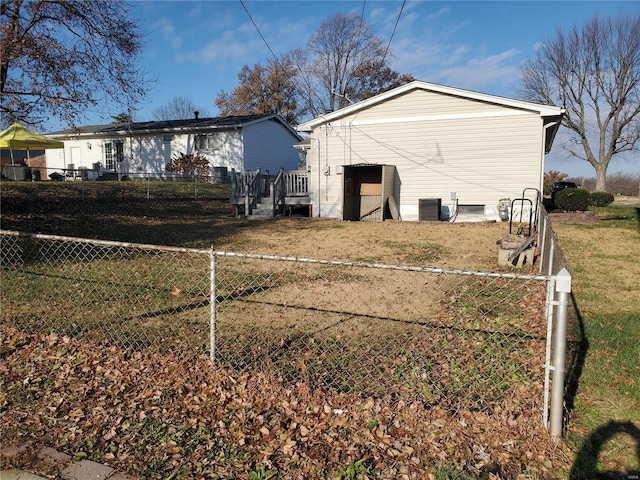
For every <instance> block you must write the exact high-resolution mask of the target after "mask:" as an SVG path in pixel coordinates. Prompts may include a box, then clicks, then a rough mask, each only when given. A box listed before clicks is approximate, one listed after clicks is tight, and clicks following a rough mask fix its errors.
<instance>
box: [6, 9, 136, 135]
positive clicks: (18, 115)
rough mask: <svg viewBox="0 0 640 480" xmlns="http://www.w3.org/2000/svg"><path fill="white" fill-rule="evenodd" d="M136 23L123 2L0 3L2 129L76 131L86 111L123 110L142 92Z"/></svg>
mask: <svg viewBox="0 0 640 480" xmlns="http://www.w3.org/2000/svg"><path fill="white" fill-rule="evenodd" d="M139 24H140V22H139V21H138V20H137V19H136V18H134V17H132V16H131V13H130V7H129V5H128V4H127V3H126V2H124V1H123V0H91V1H78V0H2V3H1V4H0V119H1V121H2V123H3V124H10V123H12V122H15V121H19V122H22V123H25V124H29V125H38V124H40V123H42V122H44V121H45V120H47V119H48V118H50V117H58V118H60V119H61V120H62V121H63V122H66V123H67V124H69V125H74V124H75V123H76V122H77V121H78V120H80V119H81V118H82V117H83V115H84V112H85V111H86V109H87V108H90V107H96V106H101V107H102V108H104V109H105V110H107V109H111V108H114V107H115V108H114V110H115V111H118V110H120V111H122V107H125V108H124V110H126V111H129V110H130V109H131V108H133V106H135V105H136V103H137V102H138V101H139V100H141V99H142V98H143V97H144V95H145V90H146V79H145V78H144V74H143V73H142V72H141V71H140V70H139V69H138V68H137V65H138V62H137V57H138V55H139V54H140V53H141V51H142V46H143V33H142V32H141V31H140V30H139ZM116 108H117V109H116Z"/></svg>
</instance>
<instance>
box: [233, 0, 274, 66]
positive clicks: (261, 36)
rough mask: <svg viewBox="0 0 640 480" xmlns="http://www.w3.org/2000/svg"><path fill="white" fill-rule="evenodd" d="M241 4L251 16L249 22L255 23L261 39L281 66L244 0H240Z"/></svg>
mask: <svg viewBox="0 0 640 480" xmlns="http://www.w3.org/2000/svg"><path fill="white" fill-rule="evenodd" d="M240 4H241V5H242V8H244V11H245V12H247V15H248V16H249V20H251V23H253V26H254V27H255V28H256V31H257V32H258V35H260V38H262V41H263V42H264V44H265V45H266V46H267V48H268V49H269V51H270V52H271V55H273V58H274V59H275V61H276V65H279V62H278V57H276V54H275V53H273V50H271V47H270V46H269V44H268V43H267V40H266V39H265V38H264V36H263V35H262V32H260V29H259V28H258V25H256V22H254V21H253V17H252V16H251V14H250V13H249V10H247V7H246V6H245V4H244V2H243V0H240Z"/></svg>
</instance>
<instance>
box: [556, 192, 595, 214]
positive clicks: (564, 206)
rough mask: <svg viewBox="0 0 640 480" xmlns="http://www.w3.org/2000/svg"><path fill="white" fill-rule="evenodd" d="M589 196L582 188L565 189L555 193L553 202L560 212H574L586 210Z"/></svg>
mask: <svg viewBox="0 0 640 480" xmlns="http://www.w3.org/2000/svg"><path fill="white" fill-rule="evenodd" d="M590 197H591V194H590V193H589V192H588V191H586V190H584V189H582V188H565V189H564V190H560V191H559V192H557V193H556V195H555V197H554V201H555V202H556V206H557V207H558V208H559V209H560V210H565V211H567V212H575V211H578V210H580V211H581V210H587V209H588V208H589V205H590V202H589V201H590Z"/></svg>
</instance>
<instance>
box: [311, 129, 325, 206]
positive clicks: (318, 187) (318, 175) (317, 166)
mask: <svg viewBox="0 0 640 480" xmlns="http://www.w3.org/2000/svg"><path fill="white" fill-rule="evenodd" d="M309 138H311V139H312V140H315V141H316V143H317V146H316V177H317V182H318V183H317V187H316V204H317V212H318V214H317V216H318V217H321V216H322V214H321V209H320V200H321V198H322V196H321V195H320V178H321V177H320V139H319V138H316V137H309Z"/></svg>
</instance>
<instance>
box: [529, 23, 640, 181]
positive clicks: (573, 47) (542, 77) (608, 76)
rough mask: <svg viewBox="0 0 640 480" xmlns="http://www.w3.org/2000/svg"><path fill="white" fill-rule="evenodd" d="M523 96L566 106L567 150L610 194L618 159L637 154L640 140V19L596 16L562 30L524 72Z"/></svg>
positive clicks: (564, 121)
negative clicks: (608, 187)
mask: <svg viewBox="0 0 640 480" xmlns="http://www.w3.org/2000/svg"><path fill="white" fill-rule="evenodd" d="M520 74H521V77H522V87H521V94H522V96H523V97H524V98H526V99H528V100H532V101H535V102H539V103H546V104H556V105H564V106H565V108H566V114H565V117H564V119H563V125H564V126H566V127H567V128H568V129H569V130H570V135H571V138H570V141H569V143H568V144H567V145H565V148H566V149H567V151H568V152H569V153H570V155H571V156H573V157H575V158H578V159H581V160H585V161H587V162H589V163H590V164H591V165H592V166H593V168H594V169H595V171H596V190H599V191H606V179H607V168H608V167H609V164H610V162H611V160H612V159H613V158H615V156H616V155H620V154H624V153H625V152H630V151H632V150H637V145H638V139H639V138H640V15H636V16H635V17H630V16H620V17H618V18H610V17H607V18H603V17H601V16H599V15H595V16H594V17H593V18H592V19H591V20H589V21H588V22H586V23H585V24H584V26H583V27H582V28H581V29H579V28H578V27H576V26H574V27H573V28H571V29H570V30H569V31H568V32H563V31H562V30H558V31H557V32H556V36H555V37H554V38H552V39H550V40H549V41H547V42H546V43H545V44H544V45H543V46H542V47H541V48H540V49H539V50H538V52H537V53H536V55H535V56H534V57H533V58H532V59H530V60H528V61H527V62H526V63H525V64H524V65H523V66H522V68H521V70H520Z"/></svg>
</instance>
